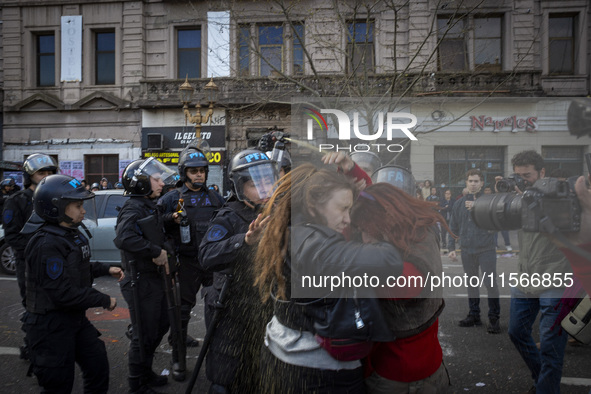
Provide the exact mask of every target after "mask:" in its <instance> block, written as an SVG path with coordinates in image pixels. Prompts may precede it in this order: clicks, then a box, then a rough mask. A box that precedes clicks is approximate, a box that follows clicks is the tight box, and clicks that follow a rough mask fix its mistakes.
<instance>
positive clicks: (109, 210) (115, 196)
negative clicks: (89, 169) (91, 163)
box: [84, 189, 129, 265]
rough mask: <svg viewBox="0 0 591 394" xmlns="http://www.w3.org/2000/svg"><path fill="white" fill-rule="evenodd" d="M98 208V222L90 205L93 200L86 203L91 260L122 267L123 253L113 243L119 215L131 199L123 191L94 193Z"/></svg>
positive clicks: (85, 222)
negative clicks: (120, 210) (90, 236)
mask: <svg viewBox="0 0 591 394" xmlns="http://www.w3.org/2000/svg"><path fill="white" fill-rule="evenodd" d="M94 194H95V196H96V197H95V198H94V204H95V206H96V214H97V217H96V221H95V218H94V217H92V213H93V209H90V207H89V205H90V204H92V200H86V201H85V203H84V204H85V209H86V211H87V212H86V219H84V224H85V225H86V227H88V231H90V234H91V235H92V238H90V240H89V242H90V260H91V261H99V262H101V263H106V264H112V265H121V253H120V251H119V249H117V247H116V246H115V244H114V243H113V239H114V238H115V224H117V214H118V213H119V209H120V208H121V207H123V204H124V203H125V201H126V200H127V199H128V198H129V197H127V196H124V195H123V190H121V189H108V190H99V191H96V192H94Z"/></svg>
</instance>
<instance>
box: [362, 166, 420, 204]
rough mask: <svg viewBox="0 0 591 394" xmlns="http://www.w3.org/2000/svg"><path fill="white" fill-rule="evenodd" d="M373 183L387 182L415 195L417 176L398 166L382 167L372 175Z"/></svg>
mask: <svg viewBox="0 0 591 394" xmlns="http://www.w3.org/2000/svg"><path fill="white" fill-rule="evenodd" d="M371 180H372V181H373V183H379V182H385V183H389V184H391V185H392V186H396V187H397V188H399V189H402V190H404V191H405V192H406V193H407V194H408V195H410V196H413V197H414V196H415V190H416V182H415V177H414V176H413V175H412V173H411V172H410V171H408V170H407V169H405V168H402V167H398V166H386V167H382V168H380V169H379V170H377V171H376V172H374V173H373V175H372V176H371Z"/></svg>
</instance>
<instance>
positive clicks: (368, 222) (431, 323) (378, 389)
mask: <svg viewBox="0 0 591 394" xmlns="http://www.w3.org/2000/svg"><path fill="white" fill-rule="evenodd" d="M433 206H434V204H433V203H430V202H427V201H421V200H419V199H417V198H415V197H414V196H412V197H411V196H410V195H408V194H406V193H405V192H404V191H402V190H401V189H398V188H396V187H394V186H392V185H390V184H388V183H377V184H374V185H372V186H370V187H368V188H367V189H365V190H364V191H362V192H361V193H360V194H359V197H358V199H357V201H356V202H355V205H354V206H353V211H352V213H351V222H352V225H353V228H354V229H356V230H358V231H359V232H360V233H361V236H362V239H363V242H365V243H374V242H384V241H385V242H388V243H390V244H392V245H394V246H396V248H397V249H398V250H399V252H400V254H401V255H402V257H403V261H404V268H403V274H402V277H399V279H402V278H403V277H405V278H406V279H408V280H405V281H402V280H400V281H397V284H400V285H404V282H406V283H407V284H408V283H410V284H412V283H413V281H414V279H413V280H411V278H418V277H422V280H425V279H426V278H427V276H428V275H430V276H435V275H439V276H441V273H442V264H441V257H440V253H439V244H438V239H439V237H438V234H437V222H440V223H441V224H442V225H443V226H445V228H446V229H447V230H448V231H449V228H448V227H447V225H446V224H445V221H444V220H443V218H442V217H441V215H440V214H439V213H438V212H436V211H435V210H433V209H432V208H433ZM442 294H443V291H442V289H441V288H438V289H436V290H435V291H434V292H431V289H430V287H429V286H428V285H426V284H425V285H424V286H417V285H415V286H408V285H407V286H406V287H404V286H402V287H392V288H391V290H390V291H389V292H388V293H387V294H384V295H383V296H384V297H387V298H383V299H382V300H381V307H382V311H383V312H384V314H385V318H386V322H387V323H388V326H389V328H390V329H391V330H392V331H394V333H395V335H396V338H397V339H396V340H395V341H393V342H381V343H376V344H375V345H374V347H373V349H372V351H371V353H370V355H369V357H368V360H367V361H368V362H367V368H366V376H368V377H367V379H366V385H367V389H368V392H369V393H404V392H413V393H441V392H444V391H445V390H446V389H447V387H448V386H449V377H448V374H447V370H446V369H445V366H444V365H443V353H442V350H441V345H440V344H439V340H438V338H437V331H438V316H439V315H440V314H441V311H442V310H443V308H444V305H445V303H444V301H443V298H442Z"/></svg>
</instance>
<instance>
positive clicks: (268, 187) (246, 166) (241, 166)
mask: <svg viewBox="0 0 591 394" xmlns="http://www.w3.org/2000/svg"><path fill="white" fill-rule="evenodd" d="M228 174H229V177H230V181H232V185H233V186H234V193H235V195H236V197H237V198H238V199H239V200H240V201H245V200H248V198H247V197H246V196H245V195H244V184H245V183H246V182H248V181H251V180H252V181H253V183H254V186H255V187H256V189H257V192H258V194H259V198H260V199H261V200H264V199H267V198H269V197H271V195H272V194H273V184H275V182H276V181H277V178H278V174H277V167H276V165H275V164H274V163H273V161H271V159H269V157H268V156H267V155H266V154H265V153H264V152H262V151H260V150H257V149H246V150H243V151H242V152H239V153H238V154H237V155H235V156H234V157H233V158H232V161H230V165H229V166H228Z"/></svg>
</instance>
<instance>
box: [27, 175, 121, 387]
mask: <svg viewBox="0 0 591 394" xmlns="http://www.w3.org/2000/svg"><path fill="white" fill-rule="evenodd" d="M91 198H94V194H92V193H91V192H89V191H87V190H86V189H85V188H84V186H82V184H81V183H80V182H79V181H78V180H76V179H75V178H72V177H69V176H66V175H51V176H48V177H46V178H44V179H43V180H41V181H40V182H39V185H38V187H37V188H36V190H35V194H34V209H35V213H36V214H37V215H38V216H39V217H40V218H41V219H42V220H43V221H44V222H41V223H39V222H38V224H37V226H38V227H39V228H38V230H37V231H36V232H35V233H34V235H33V236H32V238H31V240H30V241H29V243H28V245H27V248H26V249H25V256H26V258H25V260H26V268H27V270H26V277H27V301H26V306H27V311H28V315H27V316H26V318H25V327H26V331H27V338H28V341H29V348H30V350H29V351H30V358H31V365H32V370H33V372H34V373H35V375H36V376H37V380H38V382H39V385H40V386H42V387H43V389H44V392H51V393H69V392H71V391H72V386H73V384H74V373H75V366H74V363H77V364H78V365H79V366H80V369H81V370H82V372H83V379H84V391H85V392H92V393H106V392H107V390H108V389H109V362H108V359H107V351H106V349H105V343H104V342H103V341H101V340H100V339H98V336H99V335H100V333H98V331H97V330H96V328H95V327H94V326H93V325H92V324H91V323H90V322H89V321H88V319H87V318H86V310H87V309H88V308H94V307H103V308H105V309H108V310H113V309H114V308H115V306H116V305H117V301H116V299H115V298H113V297H109V296H108V295H106V294H103V293H101V292H100V291H98V290H96V289H94V288H93V287H92V281H93V278H94V277H97V276H102V275H109V274H110V275H112V276H114V277H116V278H119V279H120V280H121V278H122V277H123V272H122V271H121V269H120V268H118V267H109V266H107V265H103V264H101V263H96V262H95V263H90V247H89V245H88V239H87V238H86V237H85V236H84V235H83V234H82V233H80V232H79V231H78V226H79V225H80V224H81V223H82V220H83V219H84V214H85V213H86V211H85V209H84V200H88V199H91Z"/></svg>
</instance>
